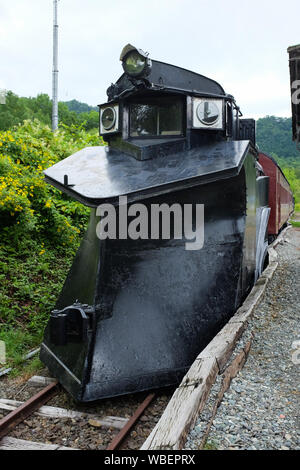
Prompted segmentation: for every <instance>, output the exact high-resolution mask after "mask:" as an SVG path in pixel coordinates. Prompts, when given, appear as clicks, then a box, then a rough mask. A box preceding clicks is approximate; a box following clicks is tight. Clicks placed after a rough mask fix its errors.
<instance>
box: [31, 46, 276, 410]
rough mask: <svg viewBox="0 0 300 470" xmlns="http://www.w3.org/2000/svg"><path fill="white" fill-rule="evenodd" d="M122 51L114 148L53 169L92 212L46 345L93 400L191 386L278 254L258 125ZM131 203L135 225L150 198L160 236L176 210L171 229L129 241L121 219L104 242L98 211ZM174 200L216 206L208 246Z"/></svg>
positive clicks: (73, 387) (76, 388)
mask: <svg viewBox="0 0 300 470" xmlns="http://www.w3.org/2000/svg"><path fill="white" fill-rule="evenodd" d="M120 59H121V61H122V65H123V69H124V73H123V75H122V76H121V77H120V78H119V79H118V80H117V82H116V83H115V84H112V85H111V86H110V87H109V88H108V90H107V95H108V101H107V103H105V104H102V105H99V117H100V135H101V136H102V137H103V139H104V140H105V142H107V146H99V147H88V148H85V149H83V150H81V151H79V152H77V153H75V154H74V155H71V156H70V157H68V158H66V159H65V160H62V161H61V162H59V163H57V164H55V165H54V166H52V167H51V168H49V169H47V170H46V171H45V177H46V180H47V181H48V183H50V184H52V185H54V186H56V187H57V188H59V189H60V190H61V191H63V192H64V193H66V194H68V195H70V196H71V197H73V198H74V199H76V200H78V201H80V202H81V203H82V204H85V205H87V206H89V207H90V208H91V215H90V222H89V226H88V229H87V232H86V234H85V236H84V239H83V240H82V243H81V246H80V248H79V250H78V252H77V254H76V257H75V260H74V262H73V265H72V268H71V270H70V272H69V274H68V277H67V279H66V281H65V284H64V287H63V289H62V292H61V294H60V296H59V299H58V300H57V304H56V307H55V310H53V311H52V312H51V314H50V318H49V322H48V325H47V327H46V330H45V336H44V340H43V343H42V346H41V353H40V357H41V360H42V361H43V362H44V363H45V364H46V365H47V366H48V368H49V370H50V372H51V374H53V375H54V376H55V377H57V378H58V380H59V381H60V382H61V384H62V385H63V386H64V387H65V389H66V390H68V391H69V392H70V394H71V395H72V396H73V397H74V398H75V399H76V400H78V401H82V402H87V401H93V400H97V399H101V398H105V397H112V396H117V395H122V394H128V393H133V392H138V391H142V390H148V389H154V388H158V387H165V386H171V385H176V384H178V383H179V382H180V381H181V379H182V377H183V375H184V374H185V373H186V371H187V370H188V368H189V367H190V365H191V363H192V362H193V361H194V359H195V358H196V356H197V355H198V354H199V352H200V351H201V349H203V348H204V347H205V346H206V345H207V344H208V342H209V341H210V340H211V339H212V338H213V336H214V335H215V334H216V333H217V332H218V331H219V330H220V329H221V328H222V326H223V325H224V324H225V323H226V322H227V321H228V319H229V318H230V317H231V316H232V315H233V314H234V312H235V311H236V309H237V308H238V307H239V306H240V305H241V303H242V301H243V299H244V298H245V296H246V295H247V293H248V292H249V290H250V289H251V288H252V286H253V284H254V282H255V281H256V279H257V278H258V277H259V275H260V273H261V272H262V270H263V268H264V265H265V263H266V257H267V245H268V243H267V226H268V219H269V213H270V208H269V204H268V182H269V178H268V176H266V175H265V174H264V171H263V168H262V166H261V165H260V164H259V163H258V152H257V149H256V146H255V121H254V120H252V119H241V112H240V109H239V107H238V106H237V105H236V103H235V100H234V98H233V96H231V95H228V94H226V93H225V91H224V90H223V88H222V87H221V86H220V85H219V84H218V83H217V82H215V81H214V80H211V79H209V78H206V77H204V76H202V75H199V74H197V73H194V72H191V71H188V70H185V69H182V68H180V67H175V66H173V65H169V64H165V63H162V62H158V61H155V60H151V59H150V58H149V56H148V55H147V54H145V53H144V52H143V51H142V50H140V49H136V48H135V47H133V46H131V45H127V46H126V47H125V48H124V49H123V51H122V54H121V58H120ZM125 198H126V201H127V204H128V206H127V212H128V221H127V223H128V226H129V224H130V222H131V221H132V220H133V217H132V215H133V212H134V210H135V211H136V206H135V205H139V206H140V205H141V204H142V205H143V207H144V208H145V210H146V211H147V214H149V217H148V220H147V226H148V231H149V234H150V232H151V224H152V223H153V220H152V218H151V209H152V208H153V206H155V207H157V206H161V205H162V204H165V207H169V208H170V214H169V215H170V226H169V228H170V234H171V235H170V237H169V238H166V237H164V236H163V235H162V231H161V228H160V229H159V231H158V236H156V237H154V238H153V237H152V238H151V236H150V235H149V237H147V236H143V237H142V236H141V237H139V238H137V237H136V239H132V238H130V237H125V236H124V233H123V234H122V236H121V235H120V233H121V222H120V223H119V222H117V230H116V233H117V235H116V237H115V238H109V237H108V238H106V239H99V236H98V235H97V226H98V224H99V220H100V216H99V215H98V210H97V207H98V206H99V205H102V204H106V205H111V206H112V207H114V209H115V211H116V215H117V220H119V218H118V217H119V216H120V213H121V211H123V210H124V207H123V206H122V203H120V201H124V200H125ZM173 205H176V207H177V208H178V207H179V208H181V209H182V211H184V208H185V207H186V205H191V206H192V207H193V208H194V207H195V206H196V205H202V207H203V210H204V212H203V214H204V215H203V217H204V219H203V220H204V232H203V233H204V239H203V240H202V244H201V247H200V248H199V249H195V247H194V246H193V245H192V243H191V239H190V237H189V236H188V234H187V233H186V232H185V234H184V235H183V236H182V237H181V238H179V237H176V236H174V233H175V229H176V227H175V225H176V223H175V215H174V214H173V213H172V210H171V209H172V207H173ZM134 206H135V209H134ZM133 209H134V210H133ZM173 215H174V217H173ZM177 228H178V227H177ZM196 228H197V213H196V211H195V210H194V209H193V212H192V229H193V231H194V232H193V233H196V232H195V230H196ZM123 229H124V227H123ZM172 234H173V235H172ZM144 235H145V234H144ZM189 243H190V246H189Z"/></svg>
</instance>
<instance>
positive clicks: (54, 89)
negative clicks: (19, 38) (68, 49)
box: [52, 0, 58, 132]
mask: <svg viewBox="0 0 300 470" xmlns="http://www.w3.org/2000/svg"><path fill="white" fill-rule="evenodd" d="M57 2H58V0H53V73H52V131H53V132H54V131H56V129H57V127H58V102H57V89H58V70H57V52H58V24H57Z"/></svg>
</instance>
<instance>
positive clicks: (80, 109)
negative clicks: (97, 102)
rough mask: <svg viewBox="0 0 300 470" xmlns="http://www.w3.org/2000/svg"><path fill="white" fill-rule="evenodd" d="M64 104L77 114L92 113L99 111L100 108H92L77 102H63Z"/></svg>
mask: <svg viewBox="0 0 300 470" xmlns="http://www.w3.org/2000/svg"><path fill="white" fill-rule="evenodd" d="M63 103H64V104H66V105H67V106H68V108H69V110H70V111H75V113H89V112H90V111H98V106H90V105H88V104H86V103H81V101H77V100H71V101H63Z"/></svg>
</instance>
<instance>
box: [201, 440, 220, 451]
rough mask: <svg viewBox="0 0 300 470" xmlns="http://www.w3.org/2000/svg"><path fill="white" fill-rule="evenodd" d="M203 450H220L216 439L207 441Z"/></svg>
mask: <svg viewBox="0 0 300 470" xmlns="http://www.w3.org/2000/svg"><path fill="white" fill-rule="evenodd" d="M203 450H218V446H217V444H216V443H215V442H214V441H207V442H206V444H205V445H204V447H203Z"/></svg>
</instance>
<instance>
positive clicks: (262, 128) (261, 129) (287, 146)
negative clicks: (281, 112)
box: [256, 116, 300, 159]
mask: <svg viewBox="0 0 300 470" xmlns="http://www.w3.org/2000/svg"><path fill="white" fill-rule="evenodd" d="M256 141H257V145H258V146H259V148H260V149H261V150H262V151H265V152H266V153H275V154H276V155H278V156H279V157H281V158H288V159H298V158H300V152H299V151H298V150H297V148H296V144H295V143H294V142H293V141H292V118H282V117H276V116H266V117H264V118H261V119H258V120H257V121H256Z"/></svg>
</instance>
